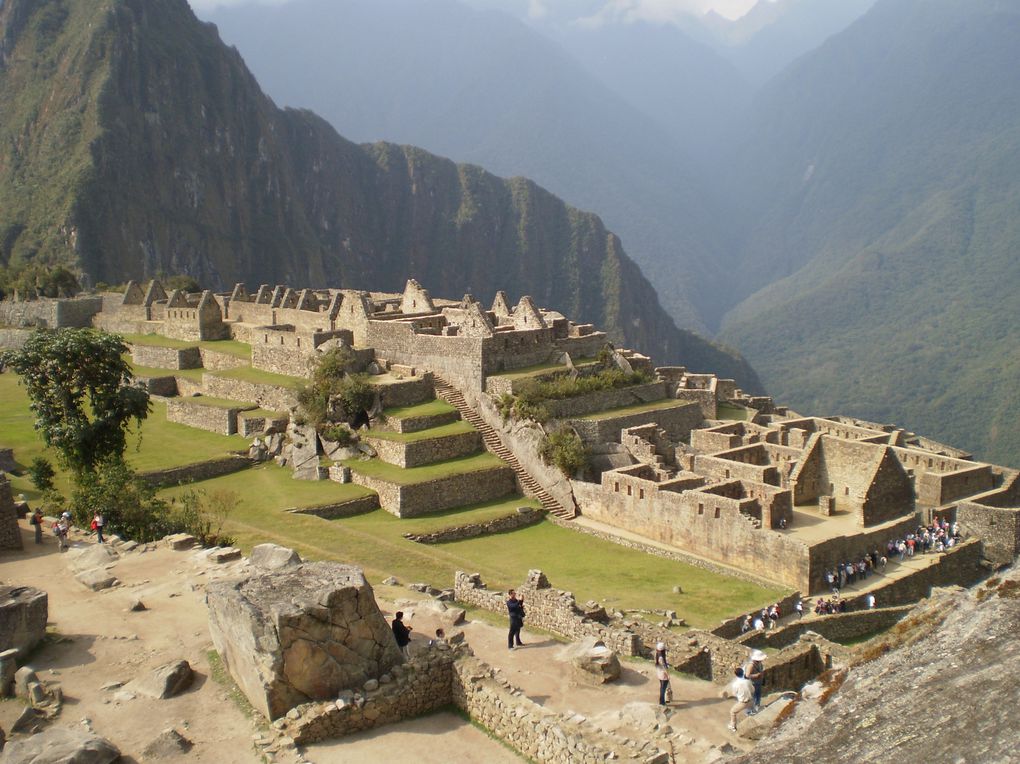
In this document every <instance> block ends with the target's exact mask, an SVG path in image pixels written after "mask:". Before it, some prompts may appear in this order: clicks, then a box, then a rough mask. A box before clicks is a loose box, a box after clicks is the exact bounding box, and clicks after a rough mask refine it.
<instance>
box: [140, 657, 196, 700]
mask: <svg viewBox="0 0 1020 764" xmlns="http://www.w3.org/2000/svg"><path fill="white" fill-rule="evenodd" d="M194 678H195V672H194V671H192V669H191V665H190V664H189V663H188V662H187V661H185V660H179V661H174V662H172V663H167V664H164V665H162V666H159V667H158V668H155V669H153V670H152V671H151V672H149V674H148V675H147V676H144V677H142V678H140V679H136V680H134V681H132V682H130V683H129V684H128V688H127V689H129V690H133V691H135V692H140V693H141V694H142V695H148V696H149V697H150V698H158V699H164V698H172V697H173V696H174V695H178V694H180V693H181V692H183V691H184V690H186V689H188V687H190V686H191V682H192V680H193V679H194Z"/></svg>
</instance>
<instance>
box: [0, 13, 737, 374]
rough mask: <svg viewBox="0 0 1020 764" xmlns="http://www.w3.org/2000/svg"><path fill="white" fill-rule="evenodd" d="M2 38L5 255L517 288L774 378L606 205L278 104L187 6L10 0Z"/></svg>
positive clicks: (667, 353) (682, 357)
mask: <svg viewBox="0 0 1020 764" xmlns="http://www.w3.org/2000/svg"><path fill="white" fill-rule="evenodd" d="M0 41H2V42H0V261H2V262H21V261H25V260H38V261H46V262H67V261H77V262H78V263H80V265H81V266H82V268H83V269H84V270H85V271H86V272H87V273H88V274H89V275H90V276H91V277H92V278H93V279H94V280H104V281H112V282H117V281H123V280H124V279H126V278H137V279H141V278H146V277H151V276H153V275H155V274H157V273H159V272H167V273H174V272H184V273H188V274H190V275H193V276H196V277H197V278H199V279H200V280H202V281H203V282H205V283H207V284H210V285H215V286H220V287H222V286H224V285H229V284H231V283H233V282H235V281H245V282H247V283H249V284H258V283H261V282H268V283H289V284H293V285H295V286H303V285H323V286H324V285H333V286H340V285H342V286H349V287H355V288H370V289H390V290H395V289H399V288H401V286H402V284H403V282H404V280H405V279H406V278H407V277H409V276H414V277H416V278H418V279H419V280H420V281H421V282H422V283H423V284H424V285H426V286H427V287H429V288H431V289H432V290H433V291H434V292H435V293H436V294H440V295H443V296H449V295H453V296H459V295H460V294H462V293H464V292H468V291H471V292H473V293H474V294H475V295H476V296H478V297H479V298H481V299H490V298H491V297H492V295H493V294H494V292H495V291H496V290H497V289H501V288H502V289H506V290H507V291H508V292H509V293H510V294H511V295H520V294H523V293H529V294H531V295H532V296H534V297H535V299H536V300H538V301H539V302H540V303H542V304H547V305H550V306H553V307H555V308H557V309H560V310H562V311H564V312H565V313H567V314H569V315H571V316H572V317H574V318H576V319H579V320H584V321H591V322H593V323H596V324H598V325H599V326H601V327H604V328H606V329H607V330H608V331H610V333H611V335H612V336H613V337H614V338H615V339H616V340H617V341H621V342H625V343H627V344H629V345H631V346H634V347H637V348H639V349H642V350H644V351H646V352H649V353H651V354H653V355H654V356H655V357H656V358H657V360H662V361H667V360H672V361H682V362H685V363H687V364H688V365H690V366H691V367H692V368H698V369H706V370H707V369H714V370H717V371H719V372H721V373H723V374H725V375H736V376H737V377H738V378H739V379H740V380H741V381H742V382H743V383H744V384H745V385H747V386H748V387H749V388H751V389H755V388H756V387H757V382H756V379H755V377H754V373H753V371H751V370H750V369H749V368H748V367H747V366H746V364H744V363H743V362H742V361H741V360H740V359H739V358H737V357H735V356H733V355H731V354H729V353H727V352H724V351H721V350H720V349H718V348H716V347H714V346H712V345H710V344H709V343H707V342H705V341H703V340H701V339H699V338H697V337H696V336H694V335H692V334H690V333H688V332H682V331H680V330H678V329H677V328H676V327H675V325H674V324H673V323H672V321H671V320H670V319H669V318H668V316H667V315H666V314H665V312H664V311H663V310H662V309H661V308H660V307H659V305H658V302H657V300H656V297H655V292H654V291H653V290H652V288H651V286H650V285H649V284H648V282H647V280H645V279H644V277H643V276H642V275H641V273H640V271H639V270H638V268H637V266H635V265H634V263H633V262H631V261H630V260H629V259H628V258H627V256H626V254H625V253H624V251H623V248H622V246H621V244H620V241H619V239H618V238H617V237H616V236H615V235H613V234H612V233H610V232H608V231H607V230H606V229H605V227H604V226H603V225H602V222H601V221H600V220H599V218H598V217H596V216H595V215H592V214H590V213H584V212H581V211H579V210H576V209H574V208H572V207H569V206H568V205H566V204H565V203H563V202H562V201H561V200H559V199H557V198H556V197H554V196H552V195H551V194H550V193H548V192H547V191H545V190H543V189H542V188H540V187H539V186H537V185H535V184H534V183H532V182H530V181H528V180H525V179H521V178H516V179H512V180H502V179H500V178H497V177H495V176H493V175H491V174H489V173H487V172H485V171H484V170H482V169H480V168H478V167H474V166H470V165H456V164H454V163H453V162H451V161H449V160H445V159H441V158H439V157H436V156H434V155H431V154H429V153H427V152H425V151H422V150H420V149H416V148H413V147H408V146H397V145H393V144H387V143H377V144H372V145H357V144H354V143H351V142H350V141H347V140H345V139H344V138H342V137H340V136H339V135H338V134H337V133H336V131H335V130H334V129H333V128H332V127H331V126H330V125H329V124H327V123H326V122H325V121H324V120H322V119H320V118H318V117H317V116H315V115H314V114H312V113H311V112H308V111H302V110H293V109H285V110H281V109H278V108H277V107H276V106H275V105H274V104H273V103H272V101H270V100H269V99H268V98H267V97H266V96H265V95H264V94H263V93H262V91H261V90H260V88H259V86H258V84H257V83H256V81H255V79H254V78H253V77H252V75H251V74H250V73H249V71H248V70H247V68H246V67H245V65H244V62H243V61H242V60H241V57H240V55H239V54H238V53H237V52H236V51H235V50H231V49H229V48H227V47H226V46H225V45H223V43H222V42H221V41H220V39H219V37H218V35H217V33H216V30H215V28H214V27H212V26H211V25H208V24H203V23H201V22H199V21H198V20H197V19H196V18H195V17H194V15H193V14H192V12H191V10H190V8H189V7H188V5H187V3H186V2H185V0H6V2H4V3H3V5H2V6H0Z"/></svg>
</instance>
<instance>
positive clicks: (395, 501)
mask: <svg viewBox="0 0 1020 764" xmlns="http://www.w3.org/2000/svg"><path fill="white" fill-rule="evenodd" d="M351 479H352V481H353V482H355V483H357V484H358V485H361V486H364V487H365V488H369V489H371V490H373V491H375V492H376V493H377V494H379V504H380V505H381V506H382V508H383V509H385V510H386V511H387V512H390V513H392V514H394V515H396V516H397V517H419V516H421V515H427V514H429V513H431V512H441V511H443V510H444V509H453V508H454V507H463V506H466V505H468V504H481V503H482V502H485V501H493V500H495V499H499V498H501V497H503V496H506V495H508V494H511V493H514V491H515V490H516V488H517V485H516V478H515V476H514V473H513V470H511V469H510V468H509V467H494V468H492V469H485V470H476V471H474V472H465V473H462V474H460V475H450V476H449V477H444V478H439V479H437V480H429V481H426V482H424V483H414V484H412V485H400V484H398V483H391V482H390V481H388V480H383V479H381V478H377V477H372V476H370V475H365V474H361V473H359V472H357V471H356V470H352V475H351Z"/></svg>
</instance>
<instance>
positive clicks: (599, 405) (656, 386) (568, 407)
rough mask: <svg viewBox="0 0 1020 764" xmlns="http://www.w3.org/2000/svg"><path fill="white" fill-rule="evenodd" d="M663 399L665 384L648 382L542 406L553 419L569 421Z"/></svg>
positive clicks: (545, 403)
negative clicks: (599, 412) (573, 418)
mask: <svg viewBox="0 0 1020 764" xmlns="http://www.w3.org/2000/svg"><path fill="white" fill-rule="evenodd" d="M665 397H666V384H665V383H664V382H649V383H648V384H644V385H634V386H632V387H626V388H623V389H620V390H599V391H598V392H594V393H588V394H586V395H577V396H574V397H573V398H563V399H562V400H547V401H544V402H543V404H542V405H543V406H545V407H546V409H547V410H548V411H549V415H550V416H551V417H552V418H553V419H570V418H572V417H582V416H585V415H587V414H592V413H595V412H597V411H606V410H608V409H618V408H621V407H622V406H632V405H634V404H637V403H651V402H653V401H661V400H662V399H663V398H665Z"/></svg>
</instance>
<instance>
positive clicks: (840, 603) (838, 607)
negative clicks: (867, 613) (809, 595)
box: [815, 593, 877, 615]
mask: <svg viewBox="0 0 1020 764" xmlns="http://www.w3.org/2000/svg"><path fill="white" fill-rule="evenodd" d="M876 602H877V600H876V599H875V595H874V594H873V593H869V594H868V595H867V596H866V597H865V598H864V606H865V607H866V608H867V609H868V610H872V609H874V607H875V603H876ZM849 609H850V603H849V601H848V600H845V599H843V598H842V597H840V596H839V594H834V595H832V597H831V598H830V599H825V598H824V597H820V598H819V599H818V601H817V602H816V603H815V615H833V614H835V613H845V612H847V611H848V610H849Z"/></svg>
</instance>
